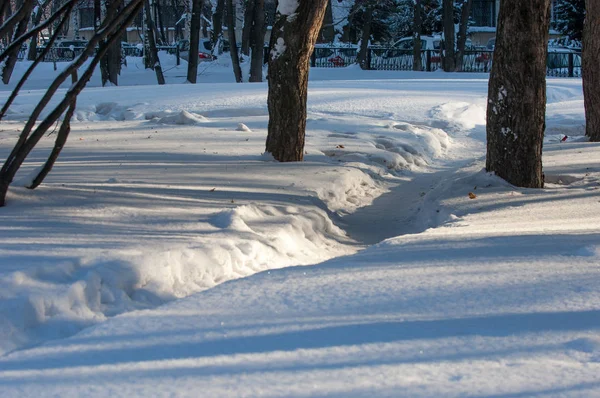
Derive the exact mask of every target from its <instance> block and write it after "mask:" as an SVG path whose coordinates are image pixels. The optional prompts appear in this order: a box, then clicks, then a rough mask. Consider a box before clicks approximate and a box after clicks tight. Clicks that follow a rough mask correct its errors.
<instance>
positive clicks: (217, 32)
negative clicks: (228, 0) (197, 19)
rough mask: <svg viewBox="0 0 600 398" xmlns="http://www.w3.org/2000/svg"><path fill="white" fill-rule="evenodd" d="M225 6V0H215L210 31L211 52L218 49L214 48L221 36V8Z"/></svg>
mask: <svg viewBox="0 0 600 398" xmlns="http://www.w3.org/2000/svg"><path fill="white" fill-rule="evenodd" d="M224 8H225V0H217V6H216V7H215V12H214V14H213V17H212V20H213V31H212V37H211V40H212V44H213V52H215V51H217V54H218V51H219V49H218V48H216V47H217V46H218V44H219V41H220V39H221V37H222V36H223V9H224Z"/></svg>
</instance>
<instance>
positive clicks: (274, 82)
mask: <svg viewBox="0 0 600 398" xmlns="http://www.w3.org/2000/svg"><path fill="white" fill-rule="evenodd" d="M281 5H282V4H281V3H280V4H279V8H278V13H277V17H276V21H275V24H274V26H273V31H272V34H271V46H270V47H271V49H272V50H271V54H270V57H269V96H268V100H267V102H268V106H269V133H268V135H267V145H266V152H269V153H271V154H272V155H273V157H274V158H275V159H277V160H279V161H280V162H292V161H300V160H302V159H303V157H304V136H305V130H306V99H307V90H308V71H309V62H310V55H311V53H312V51H313V49H314V46H315V42H316V41H317V37H318V35H319V30H320V28H321V25H322V23H323V17H324V16H325V9H326V8H327V0H304V1H302V2H300V4H299V5H298V6H297V8H296V7H282V6H281ZM290 16H292V17H290Z"/></svg>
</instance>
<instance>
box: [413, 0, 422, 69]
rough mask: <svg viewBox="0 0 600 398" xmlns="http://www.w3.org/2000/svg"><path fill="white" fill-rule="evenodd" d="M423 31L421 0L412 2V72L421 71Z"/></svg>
mask: <svg viewBox="0 0 600 398" xmlns="http://www.w3.org/2000/svg"><path fill="white" fill-rule="evenodd" d="M422 31H423V20H422V18H421V0H414V1H413V70H416V71H422V70H423V61H422V58H421V32H422Z"/></svg>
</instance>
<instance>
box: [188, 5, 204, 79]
mask: <svg viewBox="0 0 600 398" xmlns="http://www.w3.org/2000/svg"><path fill="white" fill-rule="evenodd" d="M201 14H202V0H193V2H192V18H191V19H192V20H191V27H190V55H189V58H188V70H187V81H188V82H190V83H192V84H196V79H197V76H198V48H199V45H200V17H201Z"/></svg>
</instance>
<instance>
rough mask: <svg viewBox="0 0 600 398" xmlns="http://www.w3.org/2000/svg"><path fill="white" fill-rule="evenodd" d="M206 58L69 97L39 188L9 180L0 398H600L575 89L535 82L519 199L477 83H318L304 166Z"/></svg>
mask: <svg viewBox="0 0 600 398" xmlns="http://www.w3.org/2000/svg"><path fill="white" fill-rule="evenodd" d="M134 64H135V62H130V67H132V65H134ZM201 67H202V65H201ZM205 67H206V68H208V69H207V70H211V73H212V77H209V78H207V80H204V82H205V84H198V85H185V84H170V85H167V86H162V87H158V86H156V85H151V84H152V83H153V81H152V79H151V78H152V77H153V76H151V75H147V72H143V73H142V77H141V78H140V77H139V76H138V75H135V74H134V73H133V72H131V73H129V72H124V73H123V76H122V83H123V84H124V85H125V86H124V87H111V88H99V87H98V88H93V87H92V88H89V89H86V90H85V91H84V93H83V94H82V95H81V96H80V99H79V101H78V110H77V113H76V121H74V122H73V132H72V134H71V137H70V139H69V142H68V144H67V147H66V148H65V150H64V151H63V154H62V155H61V157H60V159H59V162H58V163H57V165H56V166H55V168H54V170H53V171H52V173H51V174H50V175H49V176H48V178H47V180H46V181H45V183H44V184H43V185H42V186H40V187H39V188H38V189H36V190H35V191H29V190H26V189H24V188H19V183H15V184H14V186H13V187H12V188H11V190H10V193H9V196H8V203H7V206H6V207H4V208H1V209H0V353H2V354H4V355H3V356H1V357H0V391H1V393H0V395H1V396H3V397H4V396H7V397H13V396H14V397H22V396H61V397H63V396H102V397H105V396H206V397H215V396H325V395H326V396H339V397H349V396H365V397H366V396H369V397H370V396H410V397H414V396H429V397H431V396H460V397H464V396H493V397H517V396H523V397H525V396H538V395H541V396H585V397H589V396H597V395H600V365H599V363H600V334H598V332H599V329H600V290H599V289H598V286H599V285H600V261H599V259H600V212H599V211H598V210H599V207H600V195H599V192H598V188H600V148H598V145H596V144H590V143H587V142H585V140H583V137H582V134H583V123H584V120H583V101H582V94H581V81H580V80H570V79H564V80H556V79H552V80H549V81H548V118H547V124H548V126H547V130H548V134H547V137H546V142H545V148H544V150H545V156H544V163H545V173H546V182H547V187H546V188H545V189H543V190H530V189H518V188H515V187H512V186H510V185H508V184H506V183H505V182H503V181H502V180H500V179H498V178H496V177H494V176H492V175H489V174H487V173H485V172H484V171H483V166H484V159H483V155H484V140H485V127H484V123H485V103H486V92H487V76H486V75H464V74H442V73H429V74H427V73H412V72H362V71H360V70H357V69H355V68H344V69H333V70H319V69H314V70H313V71H312V72H311V83H310V89H309V112H308V113H309V114H308V129H307V147H306V160H305V161H304V162H302V163H295V164H279V163H277V162H274V161H273V160H272V159H270V158H269V157H268V156H265V155H263V154H262V152H263V150H264V141H265V138H266V126H267V108H266V84H241V85H240V84H233V83H219V82H230V81H231V80H232V79H233V78H232V74H231V71H230V69H229V68H228V67H227V65H226V62H224V61H221V63H220V64H219V63H214V64H206V65H205ZM166 69H168V68H166ZM182 70H184V69H182ZM176 71H177V70H176V69H172V70H171V72H173V73H175V72H176ZM144 73H146V75H143V74H144ZM167 73H169V72H167ZM179 73H182V72H181V71H180V72H179ZM183 74H184V73H182V76H181V79H184V78H183ZM50 75H51V73H47V74H38V75H37V76H34V78H33V79H32V82H31V86H30V87H29V89H28V90H26V91H24V92H23V94H22V95H21V96H20V97H19V98H18V99H17V101H16V104H15V106H14V107H13V108H12V111H13V112H12V113H11V114H10V115H9V118H8V120H7V121H3V122H2V124H0V157H1V158H5V156H6V155H7V153H8V151H9V150H10V149H11V146H12V144H13V143H14V140H15V138H16V136H17V134H18V128H19V127H20V126H22V124H23V120H24V118H25V117H26V116H27V115H28V114H29V113H30V111H31V109H32V108H33V106H34V104H35V103H34V101H35V100H36V99H37V98H39V97H40V95H41V91H40V90H38V89H39V88H42V87H44V84H46V83H45V82H46V79H49V78H50ZM143 76H146V77H143ZM175 76H176V75H175V74H173V75H172V76H171V78H172V79H173V80H172V81H171V83H181V82H182V81H181V79H180V80H178V81H175V80H176V79H179V77H175ZM146 78H147V79H148V80H147V81H146V80H143V79H146ZM128 79H129V80H128ZM168 79H169V78H168ZM202 79H203V77H202V76H201V77H200V81H203V80H202ZM94 81H95V80H93V81H92V85H95V84H94ZM127 84H129V85H127ZM138 84H139V85H138ZM7 95H8V93H7V92H6V91H4V92H0V98H1V99H4V98H6V96H7ZM564 135H568V136H569V138H568V139H567V140H566V142H561V138H562V137H563V136H564ZM53 138H54V136H53V135H52V134H51V135H49V136H48V137H46V138H45V139H44V141H43V142H42V143H41V145H40V148H38V149H36V151H35V152H34V153H33V154H32V156H31V159H30V162H28V163H27V164H26V165H25V166H24V168H23V170H22V173H21V174H20V175H19V176H18V179H19V180H20V185H23V182H24V181H26V180H27V179H28V174H29V173H31V171H32V170H34V169H35V168H36V167H38V166H39V165H40V164H41V163H42V162H43V160H44V156H45V155H46V154H47V151H48V148H50V147H51V145H52V143H53ZM311 264H313V266H309V267H306V266H302V267H294V266H300V265H311ZM282 268H283V269H282ZM253 274H255V275H253ZM242 277H245V278H243V279H239V278H242ZM234 279H236V280H234Z"/></svg>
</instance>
